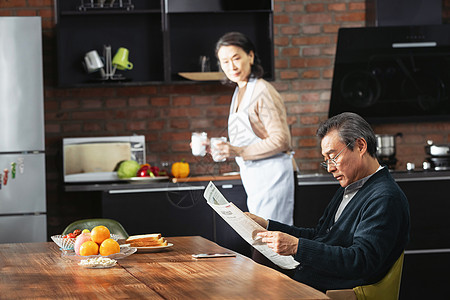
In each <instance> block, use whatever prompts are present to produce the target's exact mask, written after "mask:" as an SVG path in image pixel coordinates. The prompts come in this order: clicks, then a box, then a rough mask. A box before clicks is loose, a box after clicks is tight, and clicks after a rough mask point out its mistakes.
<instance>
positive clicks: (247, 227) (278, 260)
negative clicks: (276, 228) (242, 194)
mask: <svg viewBox="0 0 450 300" xmlns="http://www.w3.org/2000/svg"><path fill="white" fill-rule="evenodd" d="M203 196H204V197H205V199H206V201H207V202H208V204H209V205H210V206H211V207H212V208H213V209H214V210H215V211H216V212H217V213H218V214H219V216H221V217H222V218H223V219H224V220H225V221H226V222H227V223H228V224H229V225H230V226H231V227H232V228H233V229H234V230H235V231H236V232H237V233H238V234H239V235H240V236H241V237H242V238H243V239H244V240H245V241H246V242H247V243H249V244H250V245H252V246H253V247H254V248H255V249H256V250H258V251H259V252H261V253H262V254H263V255H264V256H266V257H267V258H268V259H270V260H271V261H272V262H273V263H274V264H276V265H278V266H279V267H280V268H283V269H287V270H289V269H295V267H297V266H298V265H299V263H298V262H297V261H295V260H294V258H293V257H292V256H290V255H289V256H284V255H280V254H278V253H276V252H275V251H273V250H272V249H270V248H269V247H268V246H267V244H266V243H263V242H261V239H260V238H257V237H256V234H257V233H258V232H261V231H267V230H266V229H265V228H264V227H262V226H261V225H259V224H258V223H256V222H255V221H254V220H252V219H251V218H250V217H249V216H247V215H246V214H244V213H243V212H242V210H240V209H239V208H238V207H237V206H236V205H234V204H233V203H231V202H228V200H227V199H226V198H225V197H224V196H223V195H222V193H220V191H219V189H217V187H216V186H215V185H214V183H212V182H211V181H210V182H209V184H208V186H207V187H206V189H205V192H204V194H203Z"/></svg>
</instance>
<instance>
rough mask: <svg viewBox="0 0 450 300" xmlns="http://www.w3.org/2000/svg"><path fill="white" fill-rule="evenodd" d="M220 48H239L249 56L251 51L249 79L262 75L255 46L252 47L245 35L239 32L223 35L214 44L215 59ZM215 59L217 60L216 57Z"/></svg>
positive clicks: (262, 71)
mask: <svg viewBox="0 0 450 300" xmlns="http://www.w3.org/2000/svg"><path fill="white" fill-rule="evenodd" d="M222 46H236V47H240V48H241V49H242V50H244V52H245V53H247V54H249V53H250V51H253V54H254V56H255V58H254V60H253V65H252V67H251V71H250V77H255V78H261V77H262V76H263V75H264V69H263V67H262V65H261V60H260V59H259V56H258V54H257V53H256V49H255V45H253V43H252V41H251V40H250V39H249V38H248V37H247V36H246V35H244V34H242V33H240V32H228V33H226V34H224V35H223V36H222V37H221V38H220V39H219V40H218V41H217V43H216V51H215V53H216V57H217V53H218V52H219V49H220V47H222ZM217 59H219V58H218V57H217Z"/></svg>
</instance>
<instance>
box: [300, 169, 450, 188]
mask: <svg viewBox="0 0 450 300" xmlns="http://www.w3.org/2000/svg"><path fill="white" fill-rule="evenodd" d="M390 173H391V175H392V177H394V179H395V181H399V182H400V181H428V180H450V171H431V170H430V171H424V170H417V171H395V170H391V172H390ZM297 177H298V184H299V185H320V184H339V183H338V182H337V180H336V179H334V177H333V175H331V174H327V173H310V174H300V175H298V176H297Z"/></svg>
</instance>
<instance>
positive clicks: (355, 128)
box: [316, 112, 377, 157]
mask: <svg viewBox="0 0 450 300" xmlns="http://www.w3.org/2000/svg"><path fill="white" fill-rule="evenodd" d="M335 129H336V130H337V131H338V133H339V137H340V139H341V141H342V143H344V144H346V145H347V144H349V143H350V145H349V146H348V147H349V148H350V149H351V150H353V148H354V146H355V143H354V142H355V141H356V140H357V139H358V138H364V139H365V140H366V142H367V152H368V153H369V155H370V156H372V157H377V140H376V137H375V133H374V132H373V129H372V127H371V126H370V125H369V123H367V121H366V120H364V119H363V118H362V117H361V116H359V115H358V114H355V113H352V112H344V113H341V114H339V115H336V116H334V117H331V118H329V119H328V120H326V121H325V122H323V123H322V124H321V125H320V126H319V129H317V133H316V135H317V137H318V138H319V139H320V140H322V139H323V138H324V137H325V136H326V135H327V134H328V133H329V132H331V131H333V130H335Z"/></svg>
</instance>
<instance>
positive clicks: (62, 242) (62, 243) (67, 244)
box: [51, 233, 120, 250]
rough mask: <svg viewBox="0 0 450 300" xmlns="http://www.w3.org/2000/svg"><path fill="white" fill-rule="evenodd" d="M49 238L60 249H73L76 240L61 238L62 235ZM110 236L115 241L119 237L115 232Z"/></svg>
mask: <svg viewBox="0 0 450 300" xmlns="http://www.w3.org/2000/svg"><path fill="white" fill-rule="evenodd" d="M51 238H52V240H53V241H54V242H55V243H56V245H58V246H59V247H60V248H61V250H73V246H74V245H75V240H76V238H63V236H62V235H52V236H51ZM111 238H112V239H113V240H115V241H117V240H118V239H119V238H120V237H119V236H118V235H117V234H114V233H112V234H111Z"/></svg>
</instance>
